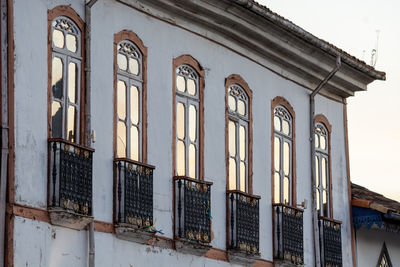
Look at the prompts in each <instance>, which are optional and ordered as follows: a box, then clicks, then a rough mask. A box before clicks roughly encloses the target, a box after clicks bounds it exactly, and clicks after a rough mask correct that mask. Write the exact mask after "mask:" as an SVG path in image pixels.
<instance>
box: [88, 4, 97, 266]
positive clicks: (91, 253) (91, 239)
mask: <svg viewBox="0 0 400 267" xmlns="http://www.w3.org/2000/svg"><path fill="white" fill-rule="evenodd" d="M96 2H97V0H90V1H89V2H87V3H86V4H85V20H86V27H85V78H86V80H85V81H86V95H85V97H86V103H85V105H86V106H85V121H86V144H87V145H88V146H89V147H90V146H91V144H92V138H91V137H92V135H91V132H92V131H91V113H90V110H91V101H90V96H91V89H92V88H91V56H90V52H91V49H90V48H91V43H90V41H91V31H92V9H91V8H92V7H93V5H94V4H95V3H96ZM92 212H93V211H92ZM88 232H89V233H88V235H89V261H88V263H89V267H94V265H95V264H94V256H95V246H94V221H92V222H90V224H89V231H88Z"/></svg>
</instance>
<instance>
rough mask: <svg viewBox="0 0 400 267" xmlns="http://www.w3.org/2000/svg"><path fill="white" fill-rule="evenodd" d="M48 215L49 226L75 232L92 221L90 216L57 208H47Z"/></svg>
mask: <svg viewBox="0 0 400 267" xmlns="http://www.w3.org/2000/svg"><path fill="white" fill-rule="evenodd" d="M49 215H50V222H51V224H53V225H57V226H63V227H67V228H71V229H75V230H82V229H84V228H85V227H86V226H87V225H88V224H89V223H90V222H91V221H93V217H92V216H87V215H82V214H78V213H75V212H73V211H70V210H66V209H63V208H59V207H51V208H49Z"/></svg>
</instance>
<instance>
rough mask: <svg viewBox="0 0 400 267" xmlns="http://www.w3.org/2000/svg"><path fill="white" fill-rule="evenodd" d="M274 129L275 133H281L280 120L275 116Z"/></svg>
mask: <svg viewBox="0 0 400 267" xmlns="http://www.w3.org/2000/svg"><path fill="white" fill-rule="evenodd" d="M274 128H275V131H278V132H280V131H281V119H280V118H279V117H277V116H274Z"/></svg>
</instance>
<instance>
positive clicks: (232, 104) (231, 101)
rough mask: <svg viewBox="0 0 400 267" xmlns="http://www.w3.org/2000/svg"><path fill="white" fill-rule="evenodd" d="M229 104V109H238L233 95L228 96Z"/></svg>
mask: <svg viewBox="0 0 400 267" xmlns="http://www.w3.org/2000/svg"><path fill="white" fill-rule="evenodd" d="M228 105H229V109H230V110H232V111H236V100H235V98H234V97H233V96H231V95H230V96H228Z"/></svg>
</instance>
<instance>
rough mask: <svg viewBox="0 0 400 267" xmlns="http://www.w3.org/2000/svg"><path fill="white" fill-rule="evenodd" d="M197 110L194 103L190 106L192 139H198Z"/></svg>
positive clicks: (190, 132)
mask: <svg viewBox="0 0 400 267" xmlns="http://www.w3.org/2000/svg"><path fill="white" fill-rule="evenodd" d="M196 126H197V111H196V107H195V106H193V105H190V106H189V137H190V141H192V142H195V141H196Z"/></svg>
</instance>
